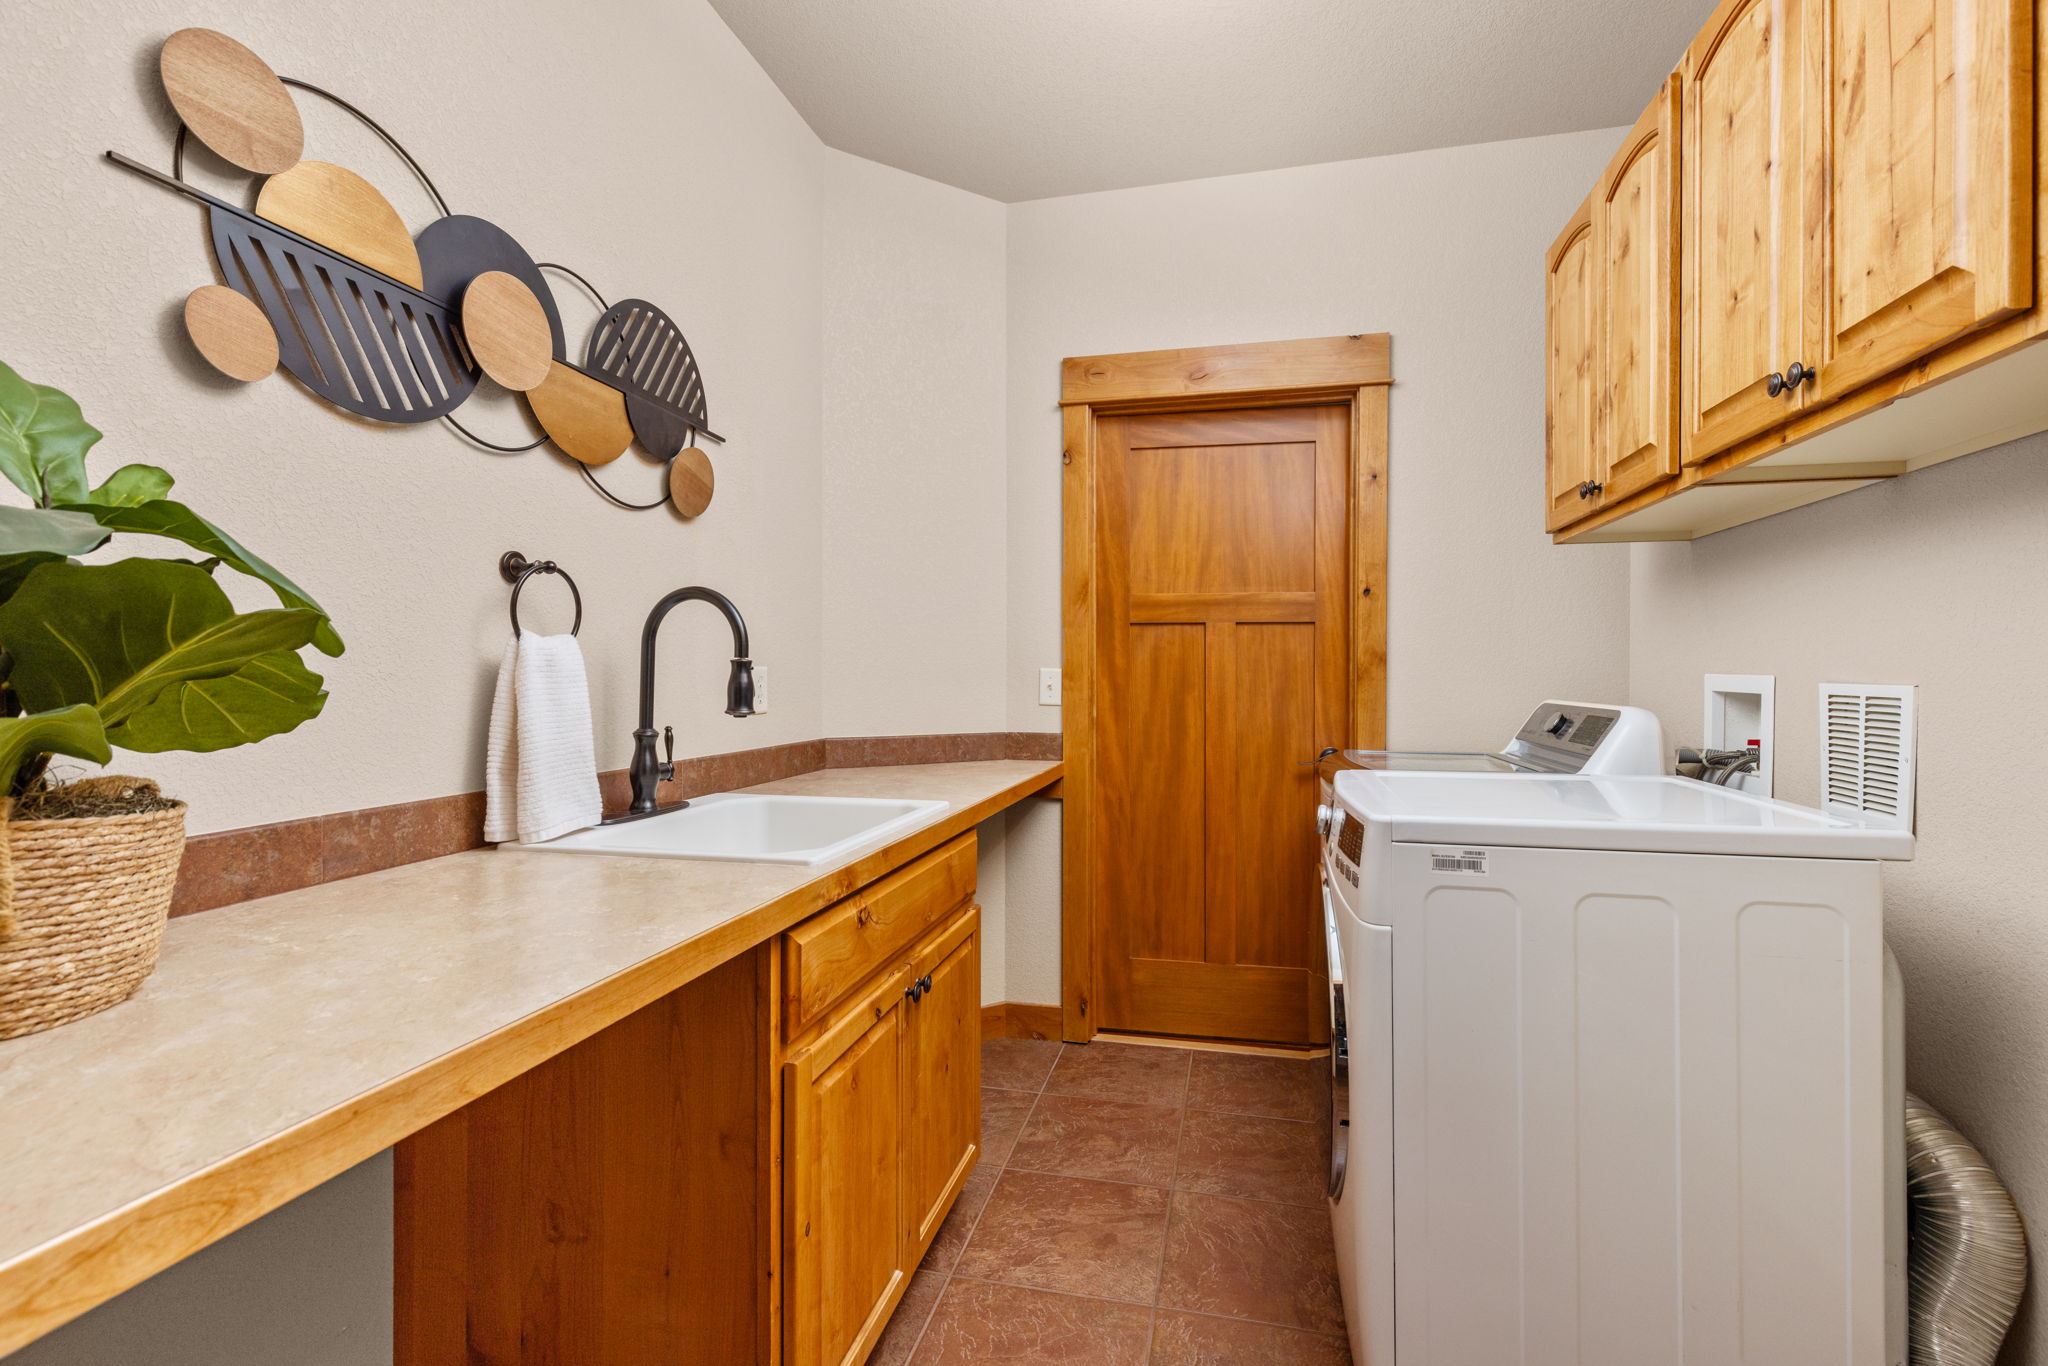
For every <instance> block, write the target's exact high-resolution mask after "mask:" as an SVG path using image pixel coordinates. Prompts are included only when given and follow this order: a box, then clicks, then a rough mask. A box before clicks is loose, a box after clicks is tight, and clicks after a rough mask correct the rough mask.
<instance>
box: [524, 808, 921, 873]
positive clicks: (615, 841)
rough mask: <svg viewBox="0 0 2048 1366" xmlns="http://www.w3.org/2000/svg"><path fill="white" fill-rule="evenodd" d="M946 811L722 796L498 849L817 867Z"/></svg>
mask: <svg viewBox="0 0 2048 1366" xmlns="http://www.w3.org/2000/svg"><path fill="white" fill-rule="evenodd" d="M950 805H951V803H950V802H917V801H903V800H896V799H892V798H886V797H794V796H784V795H782V794H780V793H756V794H748V793H740V792H720V793H714V794H713V795H711V796H708V797H693V798H691V799H690V804H689V805H688V806H686V807H684V808H682V809H681V810H679V811H669V812H665V813H663V814H661V815H659V816H648V817H645V818H643V819H641V820H637V821H626V822H624V823H622V824H619V825H600V826H598V827H596V828H595V829H592V830H579V831H577V832H576V833H575V834H573V835H564V836H562V837H561V838H560V839H554V840H549V841H547V842H546V843H545V844H503V845H500V846H498V847H499V848H501V849H532V850H537V851H542V852H553V853H560V854H637V855H640V856H643V857H652V858H696V859H717V860H721V861H724V862H728V863H823V862H825V861H826V860H827V859H834V858H838V857H839V856H840V855H842V854H849V853H852V852H853V851H854V850H856V849H859V848H861V847H862V846H863V845H869V844H878V843H880V842H882V841H883V840H886V839H888V838H889V837H890V836H892V835H896V834H900V833H902V832H903V831H905V830H908V829H909V828H910V827H912V826H914V825H921V824H923V823H924V822H926V821H928V820H930V819H932V818H933V817H934V816H937V815H938V814H939V813H940V812H942V811H944V810H945V809H946V808H947V807H948V806H950Z"/></svg>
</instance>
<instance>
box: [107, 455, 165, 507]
mask: <svg viewBox="0 0 2048 1366" xmlns="http://www.w3.org/2000/svg"><path fill="white" fill-rule="evenodd" d="M176 482H177V480H175V479H173V478H171V475H170V471H168V470H161V469H158V468H157V467H156V466H155V465H123V466H121V468H120V469H118V470H115V471H114V472H113V473H112V474H110V475H108V476H107V482H106V483H104V484H101V485H100V486H99V487H98V488H96V489H94V490H93V491H92V494H91V496H90V497H89V498H88V499H87V500H86V501H88V502H91V503H96V504H98V505H99V506H101V507H121V508H127V507H134V506H135V505H136V504H137V503H147V502H150V501H152V500H154V499H157V498H161V497H163V496H164V495H165V494H167V493H169V492H170V491H171V485H172V484H174V483H176Z"/></svg>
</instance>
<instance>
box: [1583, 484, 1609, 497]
mask: <svg viewBox="0 0 2048 1366" xmlns="http://www.w3.org/2000/svg"><path fill="white" fill-rule="evenodd" d="M1606 487H1607V485H1605V484H1600V483H1591V484H1587V485H1586V496H1587V497H1588V498H1598V497H1599V496H1600V493H1601V491H1602V490H1603V489H1605V488H1606Z"/></svg>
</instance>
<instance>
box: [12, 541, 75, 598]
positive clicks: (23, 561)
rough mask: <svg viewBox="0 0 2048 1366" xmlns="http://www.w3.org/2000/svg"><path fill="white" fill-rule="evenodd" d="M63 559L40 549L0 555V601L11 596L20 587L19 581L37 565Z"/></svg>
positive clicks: (57, 561)
mask: <svg viewBox="0 0 2048 1366" xmlns="http://www.w3.org/2000/svg"><path fill="white" fill-rule="evenodd" d="M63 559H64V557H63V556H62V555H51V554H49V553H47V552H44V551H40V550H35V551H30V552H29V553H27V554H25V555H0V602H5V601H7V599H9V598H11V597H13V596H14V590H15V589H17V588H19V587H21V581H22V580H23V579H26V578H27V577H28V576H29V575H30V574H31V573H33V572H34V571H35V570H36V568H37V567H39V566H41V565H46V564H57V563H60V562H61V561H62V560H63Z"/></svg>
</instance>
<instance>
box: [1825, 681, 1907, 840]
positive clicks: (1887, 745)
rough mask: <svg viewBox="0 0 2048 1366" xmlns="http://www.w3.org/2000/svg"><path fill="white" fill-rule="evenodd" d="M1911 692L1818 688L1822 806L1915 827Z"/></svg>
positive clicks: (1856, 686)
mask: <svg viewBox="0 0 2048 1366" xmlns="http://www.w3.org/2000/svg"><path fill="white" fill-rule="evenodd" d="M1913 694H1914V689H1912V688H1910V687H1891V686H1886V685H1883V684H1876V683H1823V684H1821V685H1820V786H1821V802H1820V804H1821V806H1822V808H1824V809H1826V810H1829V811H1843V812H1854V813H1859V814H1861V815H1862V816H1863V818H1864V819H1866V820H1869V821H1872V822H1877V823H1882V824H1884V825H1887V826H1891V827H1894V828H1897V829H1900V830H1911V829H1912V828H1913V726H1914V717H1913V712H1914V705H1913V702H1914V698H1913Z"/></svg>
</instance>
